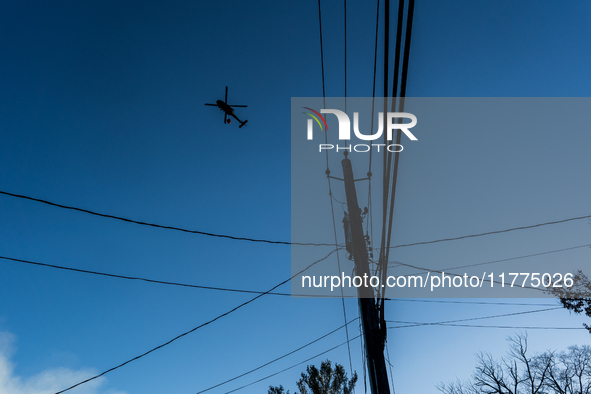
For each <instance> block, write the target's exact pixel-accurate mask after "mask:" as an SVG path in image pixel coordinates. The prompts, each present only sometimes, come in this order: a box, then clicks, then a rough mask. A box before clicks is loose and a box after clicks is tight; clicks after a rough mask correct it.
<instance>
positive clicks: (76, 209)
mask: <svg viewBox="0 0 591 394" xmlns="http://www.w3.org/2000/svg"><path fill="white" fill-rule="evenodd" d="M0 194H3V195H6V196H10V197H16V198H21V199H25V200H30V201H36V202H40V203H43V204H47V205H51V206H53V207H58V208H63V209H69V210H72V211H78V212H84V213H88V214H91V215H94V216H100V217H103V218H109V219H115V220H121V221H123V222H128V223H134V224H139V225H142V226H149V227H156V228H162V229H167V230H175V231H182V232H185V233H191V234H200V235H206V236H208V237H217V238H227V239H233V240H236V241H249V242H261V243H268V244H279V245H304V246H333V245H331V244H320V243H301V242H287V241H273V240H268V239H257V238H247V237H236V236H233V235H226V234H214V233H209V232H206V231H200V230H190V229H186V228H181V227H174V226H165V225H161V224H154V223H147V222H142V221H139V220H134V219H128V218H123V217H120V216H115V215H109V214H105V213H99V212H95V211H91V210H88V209H83V208H77V207H72V206H68V205H63V204H58V203H55V202H51V201H47V200H42V199H39V198H35V197H29V196H24V195H21V194H14V193H8V192H4V191H1V190H0Z"/></svg>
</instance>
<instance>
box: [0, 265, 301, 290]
mask: <svg viewBox="0 0 591 394" xmlns="http://www.w3.org/2000/svg"><path fill="white" fill-rule="evenodd" d="M0 259H3V260H9V261H14V262H17V263H24V264H30V265H36V266H40V267H47V268H55V269H60V270H64V271H73V272H80V273H83V274H91V275H100V276H106V277H110V278H118V279H128V280H139V281H143V282H148V283H157V284H161V285H169V286H181V287H191V288H195V289H205V290H218V291H229V292H236V293H249V294H268V295H280V296H288V297H291V294H288V293H274V292H264V291H256V290H244V289H232V288H227V287H215V286H202V285H193V284H189V283H179V282H169V281H164V280H157V279H148V278H141V277H137V276H126V275H118V274H110V273H107V272H99V271H90V270H84V269H80V268H72V267H64V266H60V265H54V264H46V263H39V262H36V261H31V260H23V259H17V258H14V257H7V256H0Z"/></svg>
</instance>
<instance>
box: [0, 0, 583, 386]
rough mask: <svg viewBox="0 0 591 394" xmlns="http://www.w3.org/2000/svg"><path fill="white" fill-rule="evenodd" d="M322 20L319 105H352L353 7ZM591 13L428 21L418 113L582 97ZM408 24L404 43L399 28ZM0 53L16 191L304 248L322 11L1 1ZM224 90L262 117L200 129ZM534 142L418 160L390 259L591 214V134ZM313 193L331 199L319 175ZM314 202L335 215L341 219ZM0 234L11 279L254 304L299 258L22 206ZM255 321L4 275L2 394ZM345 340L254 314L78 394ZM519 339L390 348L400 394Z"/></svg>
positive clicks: (315, 323)
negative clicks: (300, 147)
mask: <svg viewBox="0 0 591 394" xmlns="http://www.w3.org/2000/svg"><path fill="white" fill-rule="evenodd" d="M347 6H348V9H347V16H348V21H347V28H348V31H347V34H348V36H347V40H348V48H347V55H348V63H347V73H348V81H347V83H348V85H347V89H348V94H349V95H350V96H371V92H372V91H371V83H372V77H373V74H372V71H373V46H374V42H373V37H374V33H375V24H374V23H375V4H374V3H371V4H368V3H367V2H360V1H359V2H355V1H349V2H348V4H347ZM322 11H323V30H324V33H325V35H324V44H325V71H326V89H327V95H328V96H342V95H343V94H344V84H343V76H344V74H343V73H344V67H343V60H344V58H343V57H344V52H343V49H344V47H343V3H342V2H332V1H330V2H329V1H322ZM590 11H591V5H590V4H589V3H585V2H582V1H581V2H569V3H560V4H558V3H556V2H551V1H538V2H521V3H515V2H512V1H495V2H473V1H453V2H452V1H419V2H417V4H416V8H415V17H414V24H413V36H412V49H411V58H410V65H409V76H408V90H407V94H408V95H409V96H415V97H586V96H589V91H590V90H591V82H590V80H589V78H588V64H589V63H590V62H591V52H590V51H589V48H588V45H587V43H588V42H591V27H589V23H588V15H589V12H590ZM392 12H393V17H392V21H394V20H395V17H394V15H395V12H396V6H394V5H392ZM0 53H2V54H3V55H2V59H1V60H0V72H1V73H2V75H3V78H1V79H0V137H1V143H0V185H1V186H0V190H2V191H7V192H12V193H18V194H24V195H30V196H35V197H38V198H42V199H46V200H50V201H55V202H58V203H61V204H65V205H72V206H76V207H81V208H85V209H91V210H95V211H98V212H104V213H108V214H112V215H118V216H123V217H129V218H134V219H137V220H141V221H146V222H153V223H159V224H165V225H171V226H177V227H183V228H191V229H198V230H202V231H208V232H213V233H223V234H230V235H236V236H246V237H253V238H265V239H273V240H289V239H290V198H291V191H290V153H289V152H290V149H289V144H290V122H289V117H290V100H291V97H318V96H321V95H322V85H321V73H320V50H319V42H318V8H317V2H315V1H308V2H237V1H226V2H223V3H221V2H220V3H214V2H189V1H185V2H181V1H177V2H173V3H163V2H153V1H152V2H131V1H123V2H74V1H69V2H67V1H64V2H60V3H59V4H53V3H49V2H45V3H39V2H27V1H22V2H10V1H9V2H4V3H3V4H2V5H0ZM380 61H381V60H378V62H380ZM378 64H381V63H378ZM380 75H381V73H378V80H379V78H380ZM226 85H227V86H229V100H230V101H232V102H234V103H238V104H248V108H240V109H239V110H237V113H238V115H239V117H241V118H243V117H244V118H246V119H248V120H249V124H248V126H247V127H245V128H242V129H238V128H237V126H236V125H235V124H232V125H230V126H228V125H224V124H223V123H222V119H223V117H222V115H221V113H220V112H219V111H218V110H217V109H215V108H211V107H205V106H203V103H205V102H214V101H215V100H216V99H220V98H223V93H224V87H225V86H226ZM379 86H381V85H379ZM381 94H382V92H381V91H380V89H379V88H378V95H381ZM550 116H552V115H550ZM531 135H534V134H526V135H524V136H523V138H522V139H521V141H520V144H521V145H519V146H520V147H522V148H521V149H522V151H519V150H515V149H514V150H510V151H509V152H499V155H498V156H493V155H492V152H493V151H491V150H487V149H483V150H482V151H481V153H482V155H479V154H476V153H470V148H471V147H473V146H481V145H484V144H494V143H497V141H496V140H495V139H494V138H492V137H491V136H489V135H487V136H480V135H477V136H475V137H474V138H473V140H472V141H471V143H472V144H473V145H467V146H466V148H465V149H462V145H461V143H460V141H456V140H454V136H453V135H452V136H450V138H451V140H450V141H451V142H449V143H454V142H457V144H456V145H455V146H456V148H457V152H453V153H454V154H449V155H442V154H441V152H437V151H436V150H431V149H433V145H427V144H428V142H426V145H425V146H426V148H421V149H417V150H416V153H415V155H414V156H413V155H412V154H409V155H408V156H407V157H404V158H403V160H402V161H401V174H400V189H399V190H400V194H399V196H398V197H397V206H396V209H397V210H396V214H395V216H396V218H397V221H396V223H395V226H394V227H395V228H394V237H395V239H393V243H395V244H397V243H404V242H414V241H422V240H426V239H434V238H443V237H448V236H456V235H463V234H467V233H473V232H481V231H490V230H495V229H502V228H507V227H513V226H519V225H527V224H532V223H538V222H545V221H551V220H558V219H562V218H567V217H573V216H580V215H587V214H589V204H588V200H589V199H588V195H589V191H590V190H589V186H588V182H587V183H585V180H586V177H587V176H588V175H587V173H588V171H587V170H588V168H589V165H590V164H591V163H590V159H589V157H588V154H587V153H588V152H587V151H588V149H587V147H588V146H589V142H591V141H590V137H589V134H588V133H586V130H574V131H566V130H560V131H558V132H557V133H556V134H555V135H542V136H540V139H539V140H537V141H536V140H534V139H532V140H531V141H528V139H527V137H529V136H531ZM456 138H457V136H456ZM423 140H427V141H428V140H429V138H428V137H427V136H425V137H424V138H423V139H422V141H423ZM432 141H439V140H436V139H435V138H433V140H432ZM431 144H434V142H431ZM430 152H435V153H433V155H431V154H430ZM405 153H408V151H407V152H405ZM515 163H522V165H521V166H519V167H511V166H510V165H511V164H515ZM532 163H535V165H533V164H532ZM465 169H469V170H472V172H471V173H465V172H462V171H465ZM479 169H485V170H486V171H487V172H486V177H485V178H482V177H479V176H478V175H479V172H478V170H479ZM467 175H471V177H470V176H467ZM318 176H319V182H324V183H323V185H325V181H324V178H323V176H324V175H323V169H321V170H319V171H318ZM507 177H508V178H507ZM491 185H496V186H497V188H496V189H495V188H492V186H491ZM493 190H497V191H498V193H497V194H494V193H491V191H493ZM323 193H324V194H325V196H326V194H327V191H326V190H323ZM469 199H470V200H471V201H472V202H473V203H472V204H465V203H464V202H465V201H468V200H469ZM321 203H323V204H325V207H326V209H330V207H329V200H328V197H327V196H326V198H325V200H324V201H321ZM327 212H328V211H327ZM0 218H1V223H2V225H1V226H0V255H3V256H8V257H14V258H20V259H28V260H33V261H38V262H42V263H48V264H55V265H61V266H69V267H76V268H80V269H86V270H95V271H103V272H112V273H116V274H120V275H130V276H143V277H149V278H154V279H160V280H168V281H177V282H189V283H195V284H201V285H210V286H220V287H233V288H246V289H254V290H267V289H268V288H270V287H272V286H273V285H275V284H277V283H279V282H281V281H283V280H285V279H286V278H288V277H289V276H290V250H289V247H288V246H282V245H265V244H252V243H247V242H241V241H230V240H224V239H217V238H208V237H203V236H199V235H194V234H185V233H179V232H173V231H167V230H162V229H155V228H148V227H143V226H138V225H133V224H129V223H122V222H118V221H113V220H109V219H105V218H98V217H93V216H89V215H86V214H82V213H79V212H72V211H65V210H61V209H57V208H52V207H49V206H45V205H42V204H39V203H34V202H31V201H24V200H19V199H15V198H10V197H7V196H0ZM326 225H327V226H328V227H329V228H330V223H326ZM590 232H591V226H590V224H589V223H588V221H578V222H573V223H569V224H564V225H560V226H557V227H553V228H548V229H544V230H539V231H538V230H532V231H531V232H529V231H528V232H524V233H523V234H519V235H515V236H513V235H506V236H503V237H497V238H493V237H491V238H486V239H482V240H480V241H478V242H468V241H466V242H464V241H458V242H456V243H449V244H448V245H446V246H445V247H441V248H440V249H436V250H433V249H428V248H424V249H419V248H417V249H412V250H411V249H408V250H406V251H405V252H404V253H402V254H400V255H397V256H395V257H396V258H399V259H405V260H404V261H414V262H417V261H421V260H428V259H432V258H433V256H434V255H437V256H441V257H443V258H445V259H449V260H453V261H454V262H458V264H457V265H462V264H464V263H465V264H469V263H473V262H476V260H477V261H487V260H493V259H495V258H503V257H512V256H515V255H522V254H529V253H536V252H543V251H546V250H552V249H559V248H562V247H568V246H575V245H580V244H585V243H589V235H590ZM332 236H333V234H332V232H328V233H327V234H326V239H327V240H328V241H331V240H332ZM576 253H577V254H576V255H572V254H564V255H561V256H560V257H559V258H562V259H566V258H578V259H581V260H582V261H588V258H589V254H588V253H589V252H588V249H585V250H580V251H578V252H576ZM320 257H322V254H321V253H319V255H318V256H317V258H320ZM585 259H586V260H585ZM288 287H289V285H286V286H284V287H283V288H281V289H280V290H283V291H285V292H287V291H289V289H288ZM249 298H251V296H250V295H244V294H233V293H220V292H213V291H207V290H197V289H188V288H177V287H170V286H162V285H155V284H148V283H136V282H131V281H125V280H119V279H113V278H103V277H97V276H90V275H84V274H79V273H72V272H63V271H57V270H52V269H49V268H42V267H33V266H25V265H22V264H17V263H14V262H9V261H2V262H0V300H2V303H1V304H0V332H2V334H0V344H2V346H0V351H1V354H0V361H1V362H0V368H3V370H2V371H1V372H5V371H9V372H8V373H7V375H5V376H7V378H3V379H4V380H3V381H0V393H2V394H4V392H6V393H8V392H10V393H18V394H21V393H27V394H39V393H50V392H55V391H57V390H59V389H62V388H65V386H67V385H68V384H69V383H70V384H71V383H74V382H75V381H77V380H78V378H79V377H82V376H89V375H90V374H92V373H93V372H94V373H98V372H102V371H104V370H106V369H108V368H110V367H112V366H114V365H116V364H118V363H121V362H123V361H125V360H127V359H129V358H132V357H134V356H136V355H138V354H140V353H143V352H145V351H146V350H149V349H151V348H152V347H154V346H157V345H159V344H161V343H163V342H166V341H167V340H169V339H171V338H173V337H175V336H176V335H178V334H181V333H182V332H185V331H187V330H189V329H191V328H193V327H195V326H197V325H199V324H201V323H203V322H205V321H207V320H209V319H212V318H214V317H215V316H217V315H219V314H221V313H223V312H226V311H227V310H229V309H231V308H233V307H235V306H236V305H238V304H240V303H242V302H244V301H246V300H248V299H249ZM489 301H494V300H489ZM513 301H514V302H517V301H521V302H530V303H536V302H539V303H548V302H552V301H548V300H526V301H524V300H513ZM346 307H347V314H348V316H349V317H350V318H354V317H356V316H357V307H356V302H355V301H354V300H348V301H347V302H346ZM533 309H537V308H536V307H535V306H501V305H496V306H492V305H474V304H437V303H419V302H408V301H400V302H390V303H388V305H387V318H388V319H390V320H404V321H421V322H429V321H442V320H452V319H462V318H470V317H478V316H489V315H496V314H503V313H511V312H519V311H528V310H533ZM493 321H494V324H505V325H511V326H552V325H555V326H569V327H580V326H581V322H582V321H584V319H582V318H580V317H576V316H572V315H569V314H568V312H566V311H564V310H556V311H550V312H539V313H534V314H530V315H523V316H517V317H513V318H503V319H495V320H491V321H490V322H488V323H486V324H493ZM342 324H343V311H342V307H341V302H340V300H320V299H310V300H301V299H291V298H287V297H279V296H266V297H262V298H261V299H259V300H257V301H255V302H253V303H252V304H250V305H248V306H246V307H244V308H242V309H240V310H238V311H237V312H235V313H233V314H231V315H229V316H227V317H225V318H223V319H221V320H219V321H217V322H215V323H213V324H211V325H209V326H207V327H204V328H203V329H200V330H198V331H196V332H195V333H193V334H191V335H189V336H187V337H184V338H182V339H180V340H179V341H177V342H175V343H173V344H171V345H170V346H167V347H165V348H163V349H161V350H158V351H156V352H154V353H153V354H151V355H149V356H147V357H145V358H143V359H141V360H138V361H136V362H133V363H131V364H129V365H127V366H125V367H123V368H121V369H119V370H117V371H114V372H112V373H110V374H108V375H106V377H105V378H104V379H102V380H101V381H100V382H98V384H96V385H95V386H92V387H90V388H88V387H86V388H84V387H82V388H81V390H79V391H78V392H80V393H105V394H106V393H109V394H115V393H129V394H131V393H161V392H177V393H195V392H198V391H200V390H203V389H205V388H207V387H209V386H212V385H214V384H217V383H220V382H221V381H224V380H226V379H229V378H231V377H234V376H235V375H238V374H240V373H243V372H245V371H247V370H249V369H252V368H254V367H257V366H259V365H261V364H263V363H265V362H268V361H270V360H272V359H274V358H276V357H278V356H280V355H283V354H284V353H287V352H289V351H291V350H293V349H295V348H297V347H299V346H301V345H303V344H305V343H307V342H310V341H312V340H313V339H316V338H317V337H319V336H321V335H324V334H325V333H327V332H329V331H331V330H333V329H335V328H337V327H339V326H341V325H342ZM483 324H485V323H483ZM353 326H354V325H353ZM356 330H357V329H356V328H355V329H352V330H351V331H350V335H351V336H352V335H353V334H352V333H353V332H355V331H356ZM512 332H513V331H512V330H503V329H478V328H458V327H437V326H428V327H418V328H405V329H402V328H401V329H396V330H391V331H390V335H389V339H388V344H389V350H390V355H391V359H392V364H393V365H394V369H393V376H394V381H395V387H396V390H397V391H398V392H436V390H435V388H434V386H435V384H436V383H437V382H439V381H442V380H444V381H449V380H453V379H454V378H455V377H456V376H458V377H460V378H467V377H468V376H469V375H470V373H471V371H472V368H473V365H474V356H473V355H474V353H476V352H478V351H481V350H482V351H490V352H492V353H493V354H495V355H500V354H503V353H504V351H505V349H506V347H507V346H506V342H505V338H506V337H507V335H510V334H511V333H512ZM355 335H356V334H355ZM529 335H530V341H531V344H532V347H531V348H532V349H533V350H545V349H547V348H556V349H563V348H565V347H566V346H569V345H572V344H589V334H588V333H587V332H586V331H584V330H579V331H576V330H573V331H545V330H544V331H542V330H540V331H534V330H532V331H530V332H529ZM345 340H346V338H345V334H344V332H343V331H339V332H338V333H336V334H333V335H331V336H330V337H328V338H326V339H325V340H322V341H320V342H318V343H315V344H314V345H312V346H310V347H309V348H306V349H305V350H303V351H301V352H299V353H296V354H294V355H292V356H290V357H288V358H286V359H283V360H281V361H279V362H277V363H275V364H272V365H271V366H269V367H266V368H265V369H262V370H260V371H257V372H256V373H253V374H251V375H249V376H247V377H244V378H242V379H241V380H239V381H236V382H233V383H230V384H228V385H225V386H223V387H220V388H218V389H215V390H212V391H211V392H212V393H225V392H226V391H228V390H230V389H233V388H235V387H239V386H241V385H243V384H247V383H250V382H252V381H255V380H257V379H260V378H262V377H264V376H266V375H269V374H272V373H274V372H277V371H279V370H281V369H283V368H286V367H288V366H290V365H293V364H296V363H298V362H300V361H303V360H305V359H307V358H310V357H312V356H313V355H315V354H318V353H320V352H323V351H325V350H327V349H329V348H331V347H333V346H336V345H338V344H340V343H342V342H343V341H345ZM359 350H360V344H359V341H358V340H357V341H353V342H351V355H352V360H353V369H354V370H356V371H357V372H358V373H360V374H361V372H362V364H361V355H360V351H359ZM325 358H330V359H331V360H333V361H336V362H339V363H341V364H343V365H345V366H346V368H347V370H349V363H348V355H347V350H346V347H340V348H338V349H337V350H335V351H333V352H331V353H329V354H327V355H325V356H322V357H319V358H317V359H315V360H313V361H311V362H310V363H312V362H313V363H315V364H319V363H320V361H321V360H323V359H325ZM305 365H306V364H303V365H301V366H299V367H296V368H294V369H291V370H289V371H287V372H285V373H282V374H279V375H277V376H275V377H273V378H270V379H268V380H265V381H263V382H261V383H257V384H256V385H253V386H251V387H249V388H247V389H244V390H243V392H266V388H267V387H268V386H269V385H279V384H282V385H284V386H285V387H286V388H290V389H291V390H292V391H293V390H294V389H295V381H296V380H297V379H298V376H299V374H300V372H301V371H303V370H304V369H305ZM9 369H10V370H9ZM44 379H46V380H44ZM49 379H54V380H53V383H46V382H47V380H49ZM10 385H13V386H10ZM358 387H360V388H362V385H360V386H358ZM224 389H226V390H224ZM74 392H76V391H74V390H72V393H74ZM358 392H363V391H362V390H360V391H358Z"/></svg>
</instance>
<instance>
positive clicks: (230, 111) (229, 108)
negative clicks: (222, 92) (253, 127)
mask: <svg viewBox="0 0 591 394" xmlns="http://www.w3.org/2000/svg"><path fill="white" fill-rule="evenodd" d="M205 105H209V106H212V107H218V108H219V109H220V111H224V123H225V124H230V123H232V119H228V115H230V116H231V117H233V118H234V119H236V120H237V121H238V122H239V123H240V126H238V128H241V127H242V126H245V125H246V122H248V120H245V121H244V122H243V121H241V120H240V119H238V117H237V116H236V114H235V113H234V108H233V107H248V106H247V105H230V104H228V87H227V86H226V98H225V100H224V101H222V100H217V101H216V102H215V104H208V103H206V104H205Z"/></svg>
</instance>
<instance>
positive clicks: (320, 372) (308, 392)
mask: <svg viewBox="0 0 591 394" xmlns="http://www.w3.org/2000/svg"><path fill="white" fill-rule="evenodd" d="M356 382H357V373H356V372H355V373H353V377H352V378H351V379H350V380H349V378H348V377H347V373H346V372H345V368H344V367H343V366H342V365H340V364H336V363H335V367H334V369H333V368H332V364H331V362H330V361H329V360H326V361H323V362H322V363H321V364H320V369H318V368H316V367H315V366H314V365H308V367H307V368H306V372H305V373H302V377H301V378H300V380H299V381H298V382H297V386H298V390H299V391H300V392H299V394H351V393H352V392H353V388H354V387H355V383H356ZM268 394H289V391H287V393H286V392H285V391H284V389H283V386H279V387H273V386H271V387H269V391H268ZM295 394H298V393H295Z"/></svg>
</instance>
